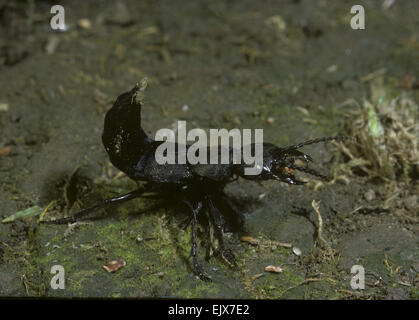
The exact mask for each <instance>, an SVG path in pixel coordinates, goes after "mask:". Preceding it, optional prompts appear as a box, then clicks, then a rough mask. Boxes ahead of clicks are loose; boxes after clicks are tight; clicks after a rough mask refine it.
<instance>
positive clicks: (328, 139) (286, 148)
mask: <svg viewBox="0 0 419 320" xmlns="http://www.w3.org/2000/svg"><path fill="white" fill-rule="evenodd" d="M332 140H334V141H344V140H355V141H356V139H355V138H354V137H350V136H334V137H323V138H316V139H311V140H307V141H304V142H301V143H298V144H294V145H292V146H289V147H285V148H283V149H282V150H281V151H282V152H284V151H290V150H296V149H299V148H301V147H303V146H307V145H310V144H315V143H319V142H327V141H332Z"/></svg>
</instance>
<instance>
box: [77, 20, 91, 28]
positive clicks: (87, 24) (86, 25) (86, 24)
mask: <svg viewBox="0 0 419 320" xmlns="http://www.w3.org/2000/svg"><path fill="white" fill-rule="evenodd" d="M77 25H78V26H79V27H80V28H81V29H84V30H88V29H91V28H92V23H91V22H90V20H89V19H80V20H79V21H77Z"/></svg>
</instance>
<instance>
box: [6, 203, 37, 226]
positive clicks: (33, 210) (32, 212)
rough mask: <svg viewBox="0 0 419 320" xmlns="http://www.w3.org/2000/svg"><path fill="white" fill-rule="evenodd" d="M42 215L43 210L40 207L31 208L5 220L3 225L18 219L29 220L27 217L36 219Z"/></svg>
mask: <svg viewBox="0 0 419 320" xmlns="http://www.w3.org/2000/svg"><path fill="white" fill-rule="evenodd" d="M41 213H42V208H41V207H38V206H33V207H30V208H26V209H25V210H21V211H18V212H16V213H14V214H12V215H11V216H9V217H7V218H6V219H3V221H2V222H3V223H7V222H12V221H15V220H17V219H22V218H27V217H35V216H39V215H40V214H41Z"/></svg>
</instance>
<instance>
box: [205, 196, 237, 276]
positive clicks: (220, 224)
mask: <svg viewBox="0 0 419 320" xmlns="http://www.w3.org/2000/svg"><path fill="white" fill-rule="evenodd" d="M207 203H208V209H209V212H210V216H211V218H212V219H213V222H214V225H215V230H216V232H217V236H218V240H219V241H220V249H221V250H220V253H221V257H222V258H223V259H224V260H225V261H226V262H227V263H228V264H229V265H230V266H231V267H234V268H236V267H237V263H236V258H235V257H234V255H233V253H232V252H231V250H230V249H228V248H227V247H226V245H225V243H224V224H225V222H224V220H223V217H222V215H221V212H220V211H219V210H218V208H216V207H215V206H214V203H213V201H212V200H210V199H208V201H207Z"/></svg>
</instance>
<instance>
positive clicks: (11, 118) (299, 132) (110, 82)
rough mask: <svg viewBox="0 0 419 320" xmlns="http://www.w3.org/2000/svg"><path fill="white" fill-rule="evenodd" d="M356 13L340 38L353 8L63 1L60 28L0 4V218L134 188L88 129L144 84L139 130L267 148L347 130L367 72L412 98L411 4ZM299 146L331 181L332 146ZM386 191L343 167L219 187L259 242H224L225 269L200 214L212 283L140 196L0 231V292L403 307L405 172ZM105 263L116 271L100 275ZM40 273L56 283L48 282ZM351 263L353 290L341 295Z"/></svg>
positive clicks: (35, 9)
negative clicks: (299, 177) (251, 136)
mask: <svg viewBox="0 0 419 320" xmlns="http://www.w3.org/2000/svg"><path fill="white" fill-rule="evenodd" d="M357 3H359V4H362V5H363V6H364V8H365V26H366V29H365V30H353V29H351V27H350V20H351V17H352V15H351V14H350V8H351V6H352V5H353V4H352V3H351V2H350V1H339V2H338V1H315V2H314V1H278V2H277V1H264V2H258V1H234V2H232V1H229V2H224V1H213V0H212V1H193V2H192V1H191V2H189V3H188V4H186V2H184V1H150V2H148V1H147V2H146V1H144V2H138V1H124V2H122V1H121V2H118V4H115V3H114V2H110V1H109V2H108V1H106V2H105V1H85V2H81V1H80V2H76V1H71V2H70V1H62V5H63V6H64V8H65V23H66V26H67V28H66V31H63V32H59V31H52V30H51V28H50V25H49V19H50V18H51V16H52V15H51V14H50V8H51V6H52V5H53V4H54V3H52V2H49V1H16V2H8V1H0V17H1V20H0V23H1V29H0V34H1V38H0V41H1V42H0V48H1V51H0V54H1V56H0V88H1V91H0V107H1V110H0V133H1V134H0V150H1V156H0V190H1V192H0V202H1V210H0V217H1V218H2V219H4V218H6V217H8V216H10V215H11V214H13V213H15V212H17V211H20V210H23V209H26V208H28V207H32V206H35V205H38V206H40V207H42V208H44V207H46V206H47V205H48V204H50V203H51V202H52V203H51V206H50V209H49V210H48V212H47V213H46V215H45V216H44V219H51V218H53V217H62V216H63V215H68V214H71V213H74V212H76V211H77V210H78V209H81V208H84V207H87V206H89V205H91V204H93V203H95V202H97V201H100V200H103V199H105V198H109V197H112V196H115V195H117V194H121V193H124V192H128V191H130V190H133V189H134V188H136V184H135V183H134V182H132V181H130V180H129V179H128V178H126V177H125V176H123V175H121V174H119V173H118V171H117V170H116V169H115V168H113V167H112V166H111V164H110V163H109V160H108V157H107V155H106V153H105V151H104V149H103V146H102V143H101V133H102V129H103V120H104V115H105V113H106V111H107V110H108V109H109V108H110V106H111V105H112V102H113V101H114V100H115V98H116V97H117V96H118V95H119V94H120V93H122V92H125V91H127V90H129V89H131V88H132V87H133V86H134V85H135V83H137V82H139V81H140V80H141V79H142V78H143V77H147V78H148V80H149V87H148V88H147V91H146V99H145V106H144V108H143V112H142V117H143V127H144V128H145V130H146V131H147V133H149V134H150V135H151V136H154V133H155V132H156V130H157V129H160V128H171V127H172V126H173V124H174V123H176V121H177V120H186V121H187V125H188V129H192V128H195V127H199V128H204V129H208V128H227V129H232V128H235V127H237V128H251V129H256V128H263V129H264V141H269V142H272V143H275V144H277V145H279V146H283V145H289V144H294V143H297V142H301V141H304V140H306V139H310V138H314V137H320V136H329V135H336V134H344V133H345V132H343V131H342V130H343V128H344V125H343V123H344V121H345V116H346V115H347V114H348V111H349V110H350V108H352V107H353V105H354V104H357V103H358V104H362V103H363V101H365V100H370V101H371V103H373V104H375V103H377V101H372V100H374V97H372V96H371V95H372V93H371V90H372V89H371V88H372V87H373V86H372V84H373V83H374V81H377V79H378V80H380V81H381V82H380V83H381V85H382V87H383V88H384V89H385V92H386V93H387V94H388V95H390V94H391V95H394V96H400V95H403V96H404V97H407V98H408V99H410V100H411V101H413V102H417V101H418V96H419V95H418V92H419V91H418V90H417V89H418V83H417V79H416V78H415V77H419V18H418V15H417V12H418V10H419V3H418V2H416V1H394V3H392V1H358V2H357ZM348 101H349V102H348ZM417 116H418V115H417V109H415V108H413V117H414V123H417ZM415 139H417V136H416V137H415ZM304 151H305V152H307V153H309V154H310V155H311V156H312V157H313V159H314V160H315V164H314V166H315V167H316V168H317V169H318V170H319V171H321V172H323V173H325V174H329V175H331V174H332V172H331V168H332V167H333V166H336V165H337V164H336V162H337V161H345V159H344V157H342V154H341V150H339V149H338V148H337V147H336V146H335V145H333V144H324V143H322V144H317V145H313V146H308V147H305V148H304ZM388 185H389V184H388V183H384V182H383V181H380V180H377V179H371V178H370V177H369V176H368V175H367V174H362V173H359V172H356V171H351V172H346V174H345V177H344V178H342V179H337V180H336V181H335V182H334V183H333V184H327V183H324V184H322V185H321V186H320V187H316V185H315V184H314V187H313V184H310V183H309V184H307V185H306V186H288V185H285V184H282V183H279V182H275V181H269V182H264V183H260V184H258V183H254V182H249V181H243V180H239V181H237V182H234V183H231V184H230V185H229V186H228V188H227V192H228V194H229V195H230V197H231V198H232V199H235V200H236V201H237V202H239V203H241V209H242V210H243V212H244V213H245V216H246V223H245V229H246V232H247V234H248V235H249V236H250V237H252V238H253V240H255V239H256V240H257V241H256V240H255V241H252V242H258V243H253V244H252V243H249V242H244V241H240V238H239V236H238V235H237V234H227V243H228V246H229V247H230V248H231V249H232V250H233V251H234V252H235V254H236V257H237V260H238V263H239V268H238V269H237V270H233V269H231V268H229V267H228V266H227V265H226V264H225V263H224V262H223V260H222V259H221V258H219V257H217V255H216V250H215V251H214V250H212V249H211V248H212V244H211V243H210V241H208V239H209V238H210V237H209V231H208V227H207V224H206V222H205V219H203V220H202V221H201V226H200V229H199V239H200V240H199V245H200V246H199V261H200V262H201V263H202V266H203V268H204V269H205V271H206V272H207V274H209V275H210V276H211V277H212V279H213V282H212V283H206V282H203V281H201V280H199V279H198V278H197V277H196V276H195V275H194V274H193V273H192V269H191V258H190V254H189V253H190V227H186V228H184V229H182V226H183V225H184V224H185V223H184V222H185V219H186V218H187V216H186V213H182V207H178V208H176V207H175V206H174V205H173V204H172V203H166V202H164V201H163V202H162V201H158V200H151V199H142V198H139V199H136V200H133V201H131V202H128V203H126V204H123V205H120V206H118V207H108V208H106V209H102V210H98V212H96V213H95V215H94V216H93V217H92V219H89V220H85V221H82V222H79V223H76V224H73V225H43V224H37V219H38V218H37V217H31V218H26V219H21V220H16V221H14V222H11V223H1V224H0V296H2V297H6V296H7V297H10V296H12V297H23V296H31V297H119V298H123V297H180V298H252V299H253V298H255V299H256V298H257V299H282V298H297V299H418V297H419V292H418V275H417V272H418V271H419V253H418V224H417V222H418V220H417V219H418V216H417V213H418V205H417V195H418V191H419V188H418V184H417V176H415V175H414V174H412V175H411V176H410V177H409V179H407V180H406V179H405V180H404V181H393V186H394V185H397V188H398V189H397V190H399V192H398V193H397V194H395V195H394V196H393V197H392V195H391V194H390V195H389V193H388V189H389V187H388ZM390 185H391V183H390ZM163 200H164V199H163ZM313 200H315V201H317V202H319V212H320V214H321V217H322V237H323V239H324V240H325V242H323V241H319V237H318V230H319V219H318V216H317V214H316V212H315V210H314V209H313V207H312V201H313ZM384 202H386V203H384ZM175 209H177V210H175ZM278 242H285V243H290V244H292V246H293V248H294V249H293V248H287V247H282V246H281V245H280V244H279V243H278ZM295 248H298V249H299V250H300V251H301V255H297V254H295V253H299V252H298V249H295ZM115 259H121V260H124V261H125V262H126V265H125V266H124V267H122V268H121V269H119V270H118V271H116V272H115V273H108V272H107V271H106V270H105V269H104V268H103V266H104V265H106V264H107V263H108V262H110V261H112V260H115ZM54 265H61V266H63V268H64V270H65V289H53V288H52V287H51V279H52V277H53V276H54V274H52V273H51V268H52V267H53V266H54ZM269 265H272V266H280V267H281V268H282V270H283V271H282V272H281V273H269V272H265V271H264V269H265V267H266V266H269ZM354 265H361V266H363V267H364V270H365V289H364V290H354V289H353V288H351V285H350V283H351V277H352V276H353V274H351V268H352V266H354Z"/></svg>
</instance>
